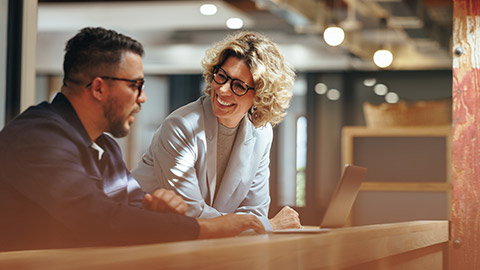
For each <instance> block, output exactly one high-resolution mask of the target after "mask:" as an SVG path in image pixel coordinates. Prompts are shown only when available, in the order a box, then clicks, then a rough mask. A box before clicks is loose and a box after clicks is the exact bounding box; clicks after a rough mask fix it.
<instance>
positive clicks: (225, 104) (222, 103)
mask: <svg viewBox="0 0 480 270" xmlns="http://www.w3.org/2000/svg"><path fill="white" fill-rule="evenodd" d="M217 101H218V103H220V104H221V105H223V106H232V105H233V103H227V102H225V101H223V100H221V99H220V97H217Z"/></svg>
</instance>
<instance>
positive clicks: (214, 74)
mask: <svg viewBox="0 0 480 270" xmlns="http://www.w3.org/2000/svg"><path fill="white" fill-rule="evenodd" d="M219 70H222V71H223V72H224V73H225V75H226V76H227V79H226V80H225V81H224V82H223V83H222V82H219V81H217V80H215V77H216V75H217V72H218V71H219ZM213 80H214V81H215V82H216V83H218V84H222V85H223V84H226V83H227V82H228V81H229V80H231V82H230V90H232V92H233V93H234V94H235V95H237V96H239V97H241V96H244V95H246V94H247V93H248V90H253V91H255V87H251V86H250V85H248V84H247V83H246V82H244V81H242V80H240V79H234V78H232V77H230V75H228V73H227V72H226V71H225V70H224V69H223V68H221V67H220V66H215V68H214V70H213ZM234 81H238V82H241V83H242V84H244V85H245V86H246V87H247V91H245V92H244V93H243V94H239V93H237V92H235V90H234V89H233V84H234V83H233V82H234Z"/></svg>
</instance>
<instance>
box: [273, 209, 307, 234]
mask: <svg viewBox="0 0 480 270" xmlns="http://www.w3.org/2000/svg"><path fill="white" fill-rule="evenodd" d="M270 224H271V225H272V229H274V230H278V229H289V228H301V227H302V224H301V223H300V218H299V215H298V213H297V211H295V210H293V209H292V208H290V207H288V206H285V207H283V208H282V210H280V211H279V212H278V213H277V214H276V215H275V216H274V217H273V218H272V219H270Z"/></svg>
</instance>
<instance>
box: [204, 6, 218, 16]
mask: <svg viewBox="0 0 480 270" xmlns="http://www.w3.org/2000/svg"><path fill="white" fill-rule="evenodd" d="M200 13H202V14H203V15H215V13H217V7H216V6H215V5H212V4H204V5H202V6H201V7H200Z"/></svg>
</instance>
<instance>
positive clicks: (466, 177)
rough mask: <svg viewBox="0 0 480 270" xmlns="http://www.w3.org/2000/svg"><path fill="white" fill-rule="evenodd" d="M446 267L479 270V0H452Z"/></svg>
mask: <svg viewBox="0 0 480 270" xmlns="http://www.w3.org/2000/svg"><path fill="white" fill-rule="evenodd" d="M453 50H454V52H455V55H454V56H453V85H452V96H453V134H452V135H453V136H452V181H453V191H452V223H451V224H452V229H451V241H450V269H480V256H478V255H479V254H480V72H479V68H480V1H478V0H454V16H453Z"/></svg>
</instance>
